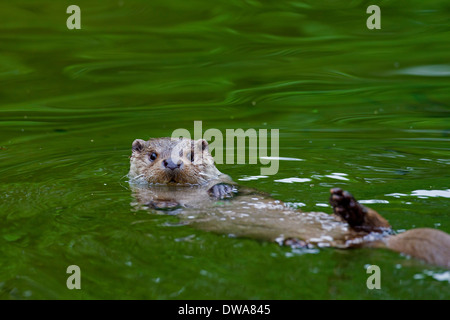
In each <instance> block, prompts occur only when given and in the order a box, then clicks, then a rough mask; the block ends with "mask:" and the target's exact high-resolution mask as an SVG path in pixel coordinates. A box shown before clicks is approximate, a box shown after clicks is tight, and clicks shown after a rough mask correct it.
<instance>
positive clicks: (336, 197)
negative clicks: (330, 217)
mask: <svg viewBox="0 0 450 320" xmlns="http://www.w3.org/2000/svg"><path fill="white" fill-rule="evenodd" d="M330 193H331V196H330V204H331V206H332V207H333V211H334V214H336V215H337V216H339V217H341V218H342V219H344V220H345V221H347V223H348V224H349V225H350V226H351V227H358V226H362V225H363V224H364V218H365V215H366V214H367V208H366V207H364V206H363V205H361V204H360V203H358V201H356V199H355V198H354V197H353V196H352V195H351V194H350V192H348V191H344V190H342V189H340V188H333V189H331V190H330Z"/></svg>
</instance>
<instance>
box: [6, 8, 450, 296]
mask: <svg viewBox="0 0 450 320" xmlns="http://www.w3.org/2000/svg"><path fill="white" fill-rule="evenodd" d="M71 4H74V3H72V2H69V1H50V0H42V1H25V0H22V1H3V2H2V3H1V4H0V298H1V299H249V298H250V299H319V298H320V299H416V298H420V299H431V298H433V299H449V298H450V287H449V281H450V280H449V279H450V275H449V271H448V270H446V269H443V268H439V267H434V266H431V265H427V264H425V263H423V262H421V261H418V260H414V259H410V258H408V257H405V256H402V255H399V254H397V253H393V252H390V251H386V250H372V249H360V250H336V249H321V250H319V251H318V252H316V253H306V252H303V251H298V250H293V249H290V248H285V247H280V246H278V245H277V244H273V243H265V242H258V241H255V240H251V239H238V238H230V237H228V236H227V235H217V234H213V233H208V232H205V231H200V230H196V229H193V228H191V227H188V226H180V225H178V224H177V218H176V217H175V216H169V215H162V214H159V215H157V214H154V213H152V212H148V211H135V210H133V207H132V206H131V205H130V203H131V202H133V198H132V196H131V191H130V188H129V186H128V183H127V179H126V177H125V175H126V174H127V172H128V165H129V164H128V156H129V155H130V152H131V150H130V149H131V143H132V141H133V140H134V139H135V138H143V139H147V138H149V137H160V136H169V135H170V134H171V133H172V131H173V130H174V129H176V128H186V129H189V130H192V129H193V121H194V120H201V121H203V129H204V130H206V129H208V128H218V129H220V130H222V131H223V132H225V129H236V128H244V129H247V128H255V129H279V130H280V156H281V157H286V158H295V159H302V160H304V161H289V160H281V161H280V168H279V172H278V174H276V175H273V176H268V177H266V178H257V177H255V176H259V175H260V167H261V164H257V165H250V164H244V165H237V164H234V165H225V164H224V165H220V166H219V169H220V170H221V171H223V172H225V173H228V174H229V175H231V176H232V177H233V178H234V179H235V180H236V181H239V182H241V183H242V184H243V185H245V186H249V187H253V188H256V189H260V190H263V191H266V192H269V193H271V194H272V195H273V196H274V197H276V198H277V199H280V200H283V201H286V202H294V203H301V204H303V205H304V206H303V207H302V209H303V210H311V211H313V210H316V211H317V210H324V211H325V212H331V210H330V208H329V207H323V206H322V205H324V204H326V203H327V198H328V190H329V188H330V187H333V186H337V187H342V188H345V189H347V190H350V191H351V192H352V193H353V194H354V195H355V196H356V197H357V198H358V199H361V200H366V201H369V202H378V203H374V204H371V206H372V207H373V208H374V209H376V210H378V211H379V212H380V213H382V214H383V215H384V216H385V217H386V218H387V219H388V220H389V221H390V223H391V224H392V226H393V228H394V229H395V230H397V231H401V230H405V229H411V228H414V227H431V228H437V229H440V230H443V231H446V232H450V221H449V218H448V211H449V208H450V195H449V193H450V190H449V188H450V185H449V178H450V174H449V165H450V150H449V144H448V143H449V140H450V137H449V135H450V122H449V111H450V109H449V102H450V90H449V87H450V62H449V52H450V43H449V41H448V40H449V39H450V23H449V13H450V5H449V3H448V1H443V0H439V1H426V2H425V1H378V2H377V4H378V5H379V6H380V8H381V30H368V29H367V27H366V19H367V17H368V14H366V8H367V7H368V6H369V5H370V4H373V3H372V2H369V1H340V2H338V1H312V0H310V1H309V0H308V1H257V0H248V1H245V0H239V1H238V0H227V1H222V0H217V1H201V0H191V1H175V0H173V1H159V0H152V1H138V0H133V1H128V0H118V1H96V2H95V3H94V1H81V0H80V1H76V4H77V5H79V6H80V8H81V25H82V29H81V30H68V29H67V27H66V19H67V17H68V16H69V15H68V14H66V8H67V6H68V5H71ZM334 173H338V175H336V174H334ZM252 177H254V178H253V179H252ZM288 178H302V179H303V178H304V179H310V180H311V181H308V182H294V183H286V180H284V182H283V181H281V182H280V181H277V180H282V179H288ZM240 179H241V180H240ZM418 190H425V191H426V192H425V191H418ZM374 200H376V201H374ZM379 200H382V201H379ZM372 264H375V265H378V266H380V268H381V275H382V277H381V290H369V289H367V287H366V279H367V277H368V276H369V275H368V274H366V270H365V267H366V266H367V265H372ZM69 265H78V266H79V267H80V269H81V287H82V288H81V290H69V289H67V287H66V279H67V277H68V276H69V275H68V274H67V273H66V269H67V267H68V266H69Z"/></svg>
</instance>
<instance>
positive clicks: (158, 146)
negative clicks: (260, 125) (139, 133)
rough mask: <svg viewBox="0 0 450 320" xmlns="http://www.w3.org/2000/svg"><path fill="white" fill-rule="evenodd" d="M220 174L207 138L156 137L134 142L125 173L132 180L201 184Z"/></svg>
mask: <svg viewBox="0 0 450 320" xmlns="http://www.w3.org/2000/svg"><path fill="white" fill-rule="evenodd" d="M219 174H220V172H219V170H217V168H216V167H215V166H214V159H213V157H212V156H211V154H210V153H209V151H208V142H206V140H203V139H200V140H196V141H195V140H190V139H185V138H155V139H150V140H148V141H144V140H141V139H136V140H134V142H133V145H132V154H131V157H130V172H129V174H128V176H129V178H130V179H131V180H132V181H134V182H138V183H139V182H146V183H157V184H204V183H207V182H208V181H210V180H212V179H214V178H217V177H218V175H219Z"/></svg>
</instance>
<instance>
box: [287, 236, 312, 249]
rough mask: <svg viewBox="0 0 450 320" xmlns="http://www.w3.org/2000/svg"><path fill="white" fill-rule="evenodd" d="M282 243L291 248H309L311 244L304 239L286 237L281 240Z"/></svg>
mask: <svg viewBox="0 0 450 320" xmlns="http://www.w3.org/2000/svg"><path fill="white" fill-rule="evenodd" d="M283 245H284V246H288V247H291V248H293V249H310V248H312V246H311V245H310V244H309V243H307V242H306V241H303V240H300V239H297V238H287V239H284V240H283Z"/></svg>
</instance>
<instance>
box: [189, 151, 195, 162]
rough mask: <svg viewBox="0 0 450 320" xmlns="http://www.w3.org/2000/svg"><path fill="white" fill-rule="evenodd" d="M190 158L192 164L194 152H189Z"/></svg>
mask: <svg viewBox="0 0 450 320" xmlns="http://www.w3.org/2000/svg"><path fill="white" fill-rule="evenodd" d="M188 158H191V162H194V152H192V151H191V152H189V154H188Z"/></svg>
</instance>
